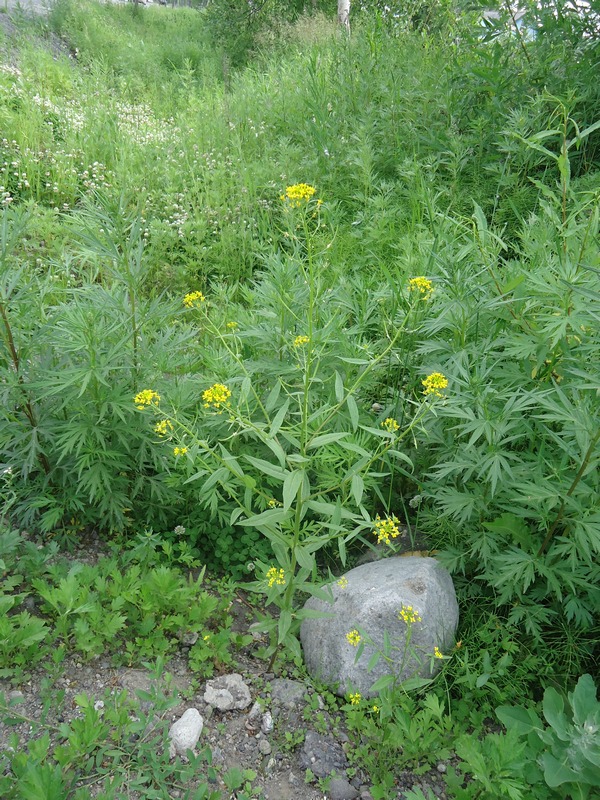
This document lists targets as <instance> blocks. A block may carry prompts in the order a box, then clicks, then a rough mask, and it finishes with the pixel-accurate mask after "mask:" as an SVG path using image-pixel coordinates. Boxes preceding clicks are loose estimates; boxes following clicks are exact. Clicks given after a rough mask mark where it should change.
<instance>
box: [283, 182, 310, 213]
mask: <svg viewBox="0 0 600 800" xmlns="http://www.w3.org/2000/svg"><path fill="white" fill-rule="evenodd" d="M316 191H317V190H316V189H315V187H314V186H310V185H309V184H308V183H295V184H294V185H293V186H288V187H287V188H286V190H285V194H282V195H281V197H280V200H282V201H283V202H286V203H288V204H289V205H290V206H293V207H294V208H299V207H300V206H301V205H302V204H303V203H308V201H309V200H310V199H311V197H312V196H313V195H314V194H315V192H316Z"/></svg>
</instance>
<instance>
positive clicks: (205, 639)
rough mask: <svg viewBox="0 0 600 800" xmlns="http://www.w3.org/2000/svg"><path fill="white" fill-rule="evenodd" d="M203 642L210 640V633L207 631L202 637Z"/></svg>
mask: <svg viewBox="0 0 600 800" xmlns="http://www.w3.org/2000/svg"><path fill="white" fill-rule="evenodd" d="M202 641H203V642H210V633H207V634H206V636H203V637H202Z"/></svg>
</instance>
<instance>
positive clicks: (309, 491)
mask: <svg viewBox="0 0 600 800" xmlns="http://www.w3.org/2000/svg"><path fill="white" fill-rule="evenodd" d="M314 194H315V192H314V191H309V189H307V188H306V187H305V185H303V184H299V185H297V186H296V187H295V188H294V187H288V189H287V190H286V194H285V198H284V201H283V202H284V203H286V204H288V205H292V206H294V207H296V208H297V210H296V211H294V214H293V216H294V217H295V220H296V223H297V224H298V225H299V226H300V231H299V232H297V231H296V227H295V226H294V225H290V228H289V231H290V241H291V243H292V248H293V249H292V253H291V255H290V256H289V258H288V259H287V261H286V260H284V259H280V258H277V259H274V260H273V263H272V264H271V266H270V272H269V274H268V276H267V277H265V278H264V280H263V284H262V288H261V289H259V290H257V300H256V302H259V303H261V305H263V306H264V307H265V308H273V309H276V310H275V311H274V313H272V314H271V315H270V317H269V319H272V320H273V325H272V327H270V328H267V327H265V329H263V330H259V329H257V328H255V329H254V330H252V331H249V332H246V331H244V333H243V334H238V333H236V334H235V335H234V336H232V335H231V333H230V328H228V327H227V323H226V321H227V320H228V319H231V315H230V312H229V311H228V310H227V308H226V307H225V308H223V309H220V305H221V304H220V303H219V302H217V301H216V300H214V301H213V299H212V298H209V299H206V298H204V296H203V297H202V300H199V299H198V298H194V300H193V301H192V300H191V299H190V298H191V294H193V293H191V294H190V295H187V296H186V298H185V299H184V305H186V306H189V305H190V303H191V305H192V308H191V316H192V318H196V319H197V320H198V328H199V331H200V332H201V335H202V336H204V337H206V338H205V341H206V344H207V347H206V354H205V358H207V359H210V361H209V362H208V363H209V364H210V367H211V371H212V376H211V378H210V379H208V380H206V381H205V382H203V384H202V385H201V386H199V387H198V388H197V389H196V393H195V400H194V402H193V404H192V405H191V406H190V409H191V413H190V409H188V411H186V410H185V409H182V408H181V407H179V408H172V409H171V411H170V412H169V413H167V403H166V402H164V401H162V402H161V403H160V406H158V404H157V402H155V401H156V398H155V397H154V395H152V396H150V395H148V396H146V395H144V402H143V403H142V402H141V399H140V402H138V403H137V406H138V407H139V408H140V409H141V410H142V411H144V410H145V411H148V410H150V411H151V412H154V413H156V414H157V415H160V421H159V422H158V423H157V425H160V431H162V430H165V432H167V431H168V433H169V439H170V440H171V441H172V442H173V444H172V447H174V450H173V452H174V453H175V454H176V455H179V456H181V455H185V456H186V458H185V459H183V458H179V459H178V469H180V470H187V473H188V475H187V483H188V484H189V483H194V482H196V481H197V482H198V483H197V485H198V497H199V501H200V503H201V504H202V505H206V506H208V507H210V508H212V509H214V513H215V514H216V515H218V516H220V518H221V519H223V521H224V522H225V523H226V524H229V525H232V526H236V527H237V528H238V529H239V530H240V531H243V530H244V529H254V530H256V531H258V532H260V534H261V535H262V536H263V537H264V538H265V540H266V541H267V542H268V543H269V546H270V549H271V552H272V556H270V557H268V558H266V557H265V558H263V557H262V556H261V555H260V554H258V555H257V556H256V557H255V556H254V555H253V557H252V559H251V560H252V562H253V563H254V567H255V574H256V577H257V579H256V580H255V581H252V582H251V583H249V584H247V586H248V588H250V589H251V590H254V591H257V592H262V593H264V594H265V595H266V605H270V604H274V605H275V606H276V607H277V608H278V609H279V615H278V618H276V619H275V618H272V617H270V616H268V615H265V616H264V618H263V619H261V620H260V622H259V623H258V627H259V628H260V630H261V631H263V632H265V633H268V634H269V637H270V644H269V646H268V647H267V649H266V653H267V654H268V655H270V656H271V658H274V657H275V655H276V653H277V651H278V650H279V648H280V647H285V648H286V649H287V650H288V651H289V652H290V653H291V654H292V655H293V656H295V657H300V646H299V642H298V633H299V627H300V624H301V621H302V619H303V618H304V617H305V616H307V614H308V613H310V612H307V611H304V610H302V609H299V608H298V605H299V603H298V598H299V597H301V596H304V597H305V596H306V595H311V594H312V595H315V596H318V597H328V596H329V595H328V593H327V592H326V591H325V590H324V589H322V588H321V582H320V581H319V579H318V577H317V568H316V556H317V553H318V552H319V551H320V550H321V549H322V548H324V547H331V545H334V546H336V547H337V551H338V555H339V558H340V560H341V561H342V563H345V560H346V552H347V547H348V545H349V544H350V543H351V542H352V541H353V540H354V539H356V538H357V537H362V536H363V534H368V532H369V531H370V530H373V529H375V530H376V531H377V532H378V537H379V540H380V541H385V542H390V541H391V540H393V539H394V538H395V537H396V536H398V534H399V530H400V529H399V527H398V526H399V521H398V519H397V518H396V517H394V516H390V517H386V518H385V519H380V518H377V519H376V520H375V521H373V522H372V521H371V516H370V513H369V510H368V502H369V495H370V494H371V493H372V492H374V491H375V490H376V487H377V485H378V483H379V481H380V480H381V471H382V465H389V464H391V463H399V464H402V465H403V468H404V467H408V468H410V467H411V462H410V459H409V458H408V457H407V456H406V454H405V453H404V452H403V451H402V450H401V449H400V447H401V443H402V440H403V439H405V438H406V437H407V436H408V435H409V434H410V433H411V431H412V430H413V429H414V428H415V426H417V425H418V424H420V422H421V420H422V419H423V418H424V416H425V415H426V414H427V413H428V411H429V403H428V402H427V400H426V398H423V399H422V400H421V402H420V403H417V404H416V405H415V408H414V413H413V414H412V416H411V417H410V418H405V419H404V422H403V424H402V425H400V423H399V422H398V421H397V420H395V419H393V418H391V417H389V418H386V419H385V421H384V422H383V424H377V423H375V424H371V420H370V418H369V416H368V415H367V414H366V413H365V411H364V410H361V407H362V406H363V403H362V399H361V393H362V392H363V391H364V387H365V386H366V385H367V383H368V381H369V380H370V379H371V378H372V376H373V375H374V373H375V372H376V371H377V370H378V368H379V366H380V365H381V364H385V363H386V360H387V359H388V358H389V356H390V354H391V353H392V352H393V351H394V350H395V348H396V347H397V346H398V344H399V342H400V340H401V337H402V335H403V330H404V324H405V321H404V322H402V321H400V322H398V321H396V323H395V325H394V327H393V331H392V332H391V334H390V335H389V337H388V338H387V340H386V341H384V342H383V343H382V344H381V346H380V347H379V348H378V349H377V350H376V351H375V350H374V351H372V352H368V351H367V352H365V350H364V349H363V347H362V345H361V343H360V342H359V341H354V340H351V339H349V338H348V337H347V336H346V337H344V336H342V335H341V330H342V327H343V325H344V324H345V316H344V314H343V313H341V312H340V313H335V314H333V315H331V313H330V309H329V308H327V305H328V302H330V299H329V295H328V294H327V292H328V290H327V285H326V281H325V280H324V274H325V272H326V271H325V270H324V269H323V263H324V262H325V259H326V257H327V242H325V244H323V239H322V237H323V232H322V231H320V234H319V235H320V237H321V238H320V239H319V242H320V245H319V246H317V239H316V233H315V226H314V225H309V220H308V218H307V215H306V214H305V213H304V210H303V209H305V208H306V207H307V206H309V205H310V203H311V202H313V196H314ZM298 204H300V205H299V206H298ZM290 216H292V215H290ZM316 225H317V226H320V225H322V222H321V221H318V222H317V223H316ZM286 285H287V286H288V287H289V286H292V287H293V292H292V291H291V289H289V288H288V289H284V288H283V287H284V286H286ZM274 286H281V287H282V288H279V289H277V291H273V287H274ZM261 291H262V292H264V294H262V295H261ZM186 301H189V302H186ZM298 331H301V332H300V333H298ZM248 336H251V337H253V338H252V342H253V348H254V353H258V355H253V356H252V357H250V358H249V357H248V354H247V353H245V352H244V349H243V347H244V339H245V338H247V337H248ZM340 341H344V342H345V348H346V349H343V350H342V351H341V352H340ZM299 351H300V352H301V354H302V357H301V358H298V353H299ZM211 354H213V355H212V356H211ZM215 378H216V380H215ZM136 399H138V398H136ZM169 425H172V426H173V429H174V430H172V429H171V428H170V427H169ZM349 641H350V640H349ZM355 643H356V644H358V642H355Z"/></svg>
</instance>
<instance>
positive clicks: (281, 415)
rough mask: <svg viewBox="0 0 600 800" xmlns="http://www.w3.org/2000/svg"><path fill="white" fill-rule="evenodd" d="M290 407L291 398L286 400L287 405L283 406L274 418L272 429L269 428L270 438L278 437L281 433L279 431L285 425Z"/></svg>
mask: <svg viewBox="0 0 600 800" xmlns="http://www.w3.org/2000/svg"><path fill="white" fill-rule="evenodd" d="M289 407H290V398H289V397H288V398H286V400H285V403H284V404H283V405H282V406H281V408H280V409H279V411H278V412H277V414H275V416H274V417H273V421H272V422H271V427H270V428H269V436H270V437H271V438H272V437H273V436H277V434H278V433H279V429H280V428H281V426H282V425H283V420H284V419H285V415H286V414H287V412H288V408H289Z"/></svg>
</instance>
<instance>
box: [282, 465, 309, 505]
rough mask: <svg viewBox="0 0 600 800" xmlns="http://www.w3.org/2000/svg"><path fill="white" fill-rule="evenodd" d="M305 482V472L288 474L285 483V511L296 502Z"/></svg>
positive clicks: (296, 470) (301, 470)
mask: <svg viewBox="0 0 600 800" xmlns="http://www.w3.org/2000/svg"><path fill="white" fill-rule="evenodd" d="M303 480H304V470H303V469H295V470H294V471H293V472H288V474H287V475H286V476H285V480H284V482H283V510H284V511H287V510H288V509H289V508H290V507H291V506H292V503H293V502H294V501H295V500H296V497H297V495H298V489H299V488H300V486H301V485H302V481H303Z"/></svg>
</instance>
